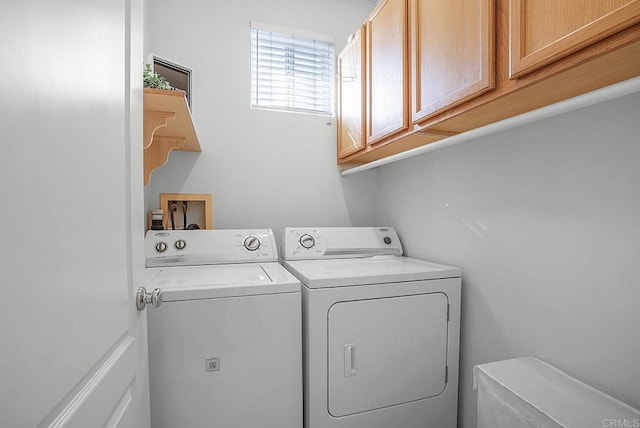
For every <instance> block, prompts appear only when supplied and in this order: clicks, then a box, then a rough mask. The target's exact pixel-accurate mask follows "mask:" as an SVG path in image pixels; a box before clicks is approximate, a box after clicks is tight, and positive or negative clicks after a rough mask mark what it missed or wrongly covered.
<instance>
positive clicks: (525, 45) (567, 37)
mask: <svg viewBox="0 0 640 428" xmlns="http://www.w3.org/2000/svg"><path fill="white" fill-rule="evenodd" d="M638 22H640V0H535V1H527V0H510V3H509V42H510V73H509V75H510V78H512V79H513V78H517V77H520V76H523V75H525V74H527V73H529V72H531V71H533V70H536V69H538V68H540V67H542V66H544V65H547V64H549V63H551V62H553V61H556V60H558V59H560V58H563V57H565V56H567V55H569V54H571V53H573V52H576V51H578V50H580V49H582V48H585V47H587V46H589V45H592V44H594V43H596V42H597V41H600V40H602V39H605V38H607V37H609V36H611V35H613V34H615V33H618V32H620V31H621V30H623V29H625V28H627V27H630V26H632V25H634V24H636V23H638Z"/></svg>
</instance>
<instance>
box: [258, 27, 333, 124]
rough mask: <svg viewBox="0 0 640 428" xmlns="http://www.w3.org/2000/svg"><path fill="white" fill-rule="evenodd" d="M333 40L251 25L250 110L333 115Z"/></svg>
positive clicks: (283, 29) (301, 32)
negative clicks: (251, 108) (262, 109)
mask: <svg viewBox="0 0 640 428" xmlns="http://www.w3.org/2000/svg"><path fill="white" fill-rule="evenodd" d="M333 55H334V54H333V37H330V36H327V35H323V34H315V33H311V32H307V31H301V30H291V29H287V28H282V27H277V26H273V25H269V24H265V23H262V22H252V23H251V107H253V108H264V109H271V110H284V111H295V112H301V113H315V114H324V115H331V116H333V110H334V89H333V85H334V83H333V82H334V73H335V71H334V65H333V64H334V58H333Z"/></svg>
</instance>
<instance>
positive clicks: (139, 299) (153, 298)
mask: <svg viewBox="0 0 640 428" xmlns="http://www.w3.org/2000/svg"><path fill="white" fill-rule="evenodd" d="M147 303H151V306H153V307H154V308H159V307H160V305H162V290H160V289H159V288H156V289H155V290H153V291H152V292H151V293H149V292H147V289H146V288H144V287H138V290H137V291H136V308H138V310H139V311H142V310H144V308H146V307H147Z"/></svg>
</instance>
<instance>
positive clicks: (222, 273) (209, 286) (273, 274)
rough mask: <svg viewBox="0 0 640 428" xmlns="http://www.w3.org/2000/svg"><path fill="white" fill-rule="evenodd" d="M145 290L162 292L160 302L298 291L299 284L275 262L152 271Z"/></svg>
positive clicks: (170, 268) (169, 268)
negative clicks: (157, 289) (153, 272)
mask: <svg viewBox="0 0 640 428" xmlns="http://www.w3.org/2000/svg"><path fill="white" fill-rule="evenodd" d="M153 271H155V274H153V275H152V278H151V279H150V281H149V282H148V283H147V285H146V288H147V289H154V288H159V289H160V290H162V297H163V301H165V302H171V301H177V300H194V299H213V298H219V297H235V296H250V295H258V294H272V293H291V292H299V291H300V282H299V281H298V280H296V278H294V277H293V276H292V275H291V274H290V273H289V272H287V271H286V269H284V268H283V267H282V266H281V265H280V264H278V263H259V264H258V263H250V264H249V263H247V264H228V265H210V266H185V267H168V268H161V269H153Z"/></svg>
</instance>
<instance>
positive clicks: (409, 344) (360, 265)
mask: <svg viewBox="0 0 640 428" xmlns="http://www.w3.org/2000/svg"><path fill="white" fill-rule="evenodd" d="M281 253H282V254H281V255H282V258H283V259H284V260H283V264H284V265H285V266H286V267H287V269H289V271H291V272H292V273H293V274H294V275H296V276H297V277H298V278H299V279H300V280H301V281H302V284H303V287H302V307H303V344H304V351H303V355H304V409H305V413H304V421H305V424H304V426H305V427H306V428H455V427H456V423H457V398H458V351H459V335H460V333H459V332H460V285H461V284H460V269H459V268H456V267H451V266H444V265H440V264H435V263H430V262H426V261H422V260H417V259H412V258H408V257H402V246H401V244H400V240H399V239H398V236H397V234H396V232H395V231H394V229H392V228H369V227H366V228H351V227H349V228H320V227H316V228H303V227H298V228H286V229H285V231H284V236H283V244H282V252H281Z"/></svg>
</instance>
